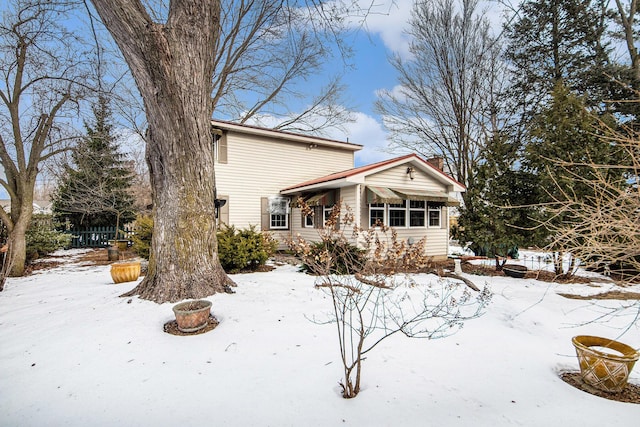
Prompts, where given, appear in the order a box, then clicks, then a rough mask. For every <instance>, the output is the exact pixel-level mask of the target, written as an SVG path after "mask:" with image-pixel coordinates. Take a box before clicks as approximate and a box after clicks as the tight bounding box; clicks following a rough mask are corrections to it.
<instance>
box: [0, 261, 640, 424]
mask: <svg viewBox="0 0 640 427" xmlns="http://www.w3.org/2000/svg"><path fill="white" fill-rule="evenodd" d="M77 253H78V252H77V251H75V252H71V251H67V252H65V254H67V255H68V256H69V257H72V256H73V255H77ZM465 277H467V278H468V279H470V280H472V281H473V282H475V283H476V284H477V285H478V286H479V287H482V286H483V285H484V284H485V282H486V283H488V284H489V286H490V288H491V290H492V291H493V293H494V296H493V299H492V302H491V304H490V306H489V307H488V309H487V312H486V314H485V315H484V316H482V317H481V318H479V319H476V320H473V321H470V322H468V323H467V324H466V325H465V326H464V328H463V329H462V330H461V331H460V332H459V333H457V334H456V335H454V336H452V337H449V338H446V339H442V340H433V341H428V340H421V339H408V338H405V337H402V336H394V337H392V338H389V339H388V340H386V341H384V342H383V343H382V344H381V345H380V346H379V347H377V348H376V349H375V350H374V351H373V352H372V353H370V354H369V355H368V357H367V359H366V361H365V362H364V368H363V369H364V370H363V380H362V385H363V390H362V391H361V393H360V395H358V397H356V398H355V399H351V400H345V399H342V398H341V396H340V387H339V385H338V383H339V381H341V380H342V371H341V364H340V361H339V352H338V347H337V341H336V332H335V326H334V325H332V324H318V323H317V322H316V323H314V322H312V321H310V320H309V319H310V318H314V317H315V318H318V319H322V318H327V313H328V312H329V311H330V309H331V304H330V301H329V299H328V297H327V296H326V295H325V294H324V293H323V292H322V291H320V290H317V289H314V287H313V284H314V278H313V277H310V276H307V275H305V274H302V273H299V272H297V269H296V268H295V267H293V266H280V267H278V268H277V269H276V270H274V271H272V272H268V273H255V274H244V275H235V276H233V279H234V280H235V281H236V283H237V284H238V287H237V288H236V294H234V295H228V294H221V295H214V296H212V297H210V298H209V299H210V300H211V301H212V302H213V308H212V310H213V313H214V315H215V316H216V317H217V318H218V320H220V325H219V326H218V327H217V328H216V329H215V330H213V331H211V332H208V333H206V334H202V335H198V336H188V337H184V336H173V335H169V334H166V333H164V332H163V329H162V327H163V324H164V323H165V322H167V321H170V320H172V319H173V313H172V310H171V307H172V305H173V304H163V305H157V304H154V303H151V302H148V301H143V300H139V299H137V298H133V299H129V298H119V297H118V296H119V295H120V294H122V293H123V292H125V291H128V290H129V289H131V288H133V286H135V283H134V282H131V283H126V284H120V285H114V284H113V283H112V281H111V277H110V275H109V267H108V266H93V267H81V266H79V265H78V264H74V263H73V262H69V263H65V264H64V265H61V266H60V267H57V268H54V269H50V270H46V271H42V272H38V273H36V274H33V275H31V276H29V277H24V278H19V279H9V280H8V281H7V283H6V286H5V291H4V292H2V293H0V426H45V425H46V426H65V425H68V426H175V425H185V426H191V425H193V426H195V425H218V426H549V427H551V426H580V427H586V426H599V427H601V426H615V425H624V426H638V425H640V405H635V404H630V403H619V402H615V401H610V400H606V399H603V398H599V397H596V396H592V395H590V394H587V393H585V392H582V391H580V390H577V389H575V388H573V387H571V386H569V385H568V384H566V383H565V382H563V381H562V380H561V379H560V378H559V376H558V373H559V372H562V371H567V370H568V371H577V370H578V365H577V359H576V357H575V352H574V349H573V346H572V344H571V337H572V336H574V335H578V334H588V335H601V336H605V337H609V338H614V339H616V338H617V339H619V340H620V341H622V342H625V343H626V344H629V345H631V346H632V347H634V348H640V324H639V322H636V323H635V325H632V326H631V327H630V328H628V330H627V331H626V333H625V334H624V335H622V336H621V335H620V334H621V333H623V332H624V328H627V327H629V325H630V324H632V322H633V321H634V319H635V317H634V316H636V315H637V314H638V302H637V301H598V302H597V303H594V302H592V301H580V300H570V299H566V298H563V297H561V296H559V295H557V292H563V293H575V294H594V293H597V292H600V291H603V290H609V289H611V288H613V285H612V284H611V283H602V284H594V283H591V284H588V285H558V284H549V283H544V282H538V281H535V280H521V279H510V278H506V277H481V276H472V275H465ZM416 280H417V281H419V282H426V283H429V282H435V281H436V280H437V279H436V277H435V276H432V275H418V276H416ZM627 290H634V291H636V292H640V288H639V287H635V289H633V288H632V289H629V288H627ZM634 302H635V305H633V304H634ZM624 306H631V307H630V308H628V309H622V310H621V311H619V312H617V313H616V315H615V316H613V317H607V318H606V319H604V320H603V321H600V322H592V321H593V320H594V319H596V318H597V317H598V316H600V315H601V314H603V313H606V312H607V310H609V309H612V308H619V307H624ZM631 382H632V383H634V384H640V366H636V369H635V370H634V372H633V373H632V377H631Z"/></svg>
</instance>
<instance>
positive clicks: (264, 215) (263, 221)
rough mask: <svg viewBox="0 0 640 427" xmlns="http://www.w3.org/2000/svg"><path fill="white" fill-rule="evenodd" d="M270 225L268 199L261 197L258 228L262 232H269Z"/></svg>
mask: <svg viewBox="0 0 640 427" xmlns="http://www.w3.org/2000/svg"><path fill="white" fill-rule="evenodd" d="M270 223H271V215H270V214H269V198H268V197H261V198H260V228H261V229H262V230H263V231H264V230H269V228H270V227H269V225H270Z"/></svg>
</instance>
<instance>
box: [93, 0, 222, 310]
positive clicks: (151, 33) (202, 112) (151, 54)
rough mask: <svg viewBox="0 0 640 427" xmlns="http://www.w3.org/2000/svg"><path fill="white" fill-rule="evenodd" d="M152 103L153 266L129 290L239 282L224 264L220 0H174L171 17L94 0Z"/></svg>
mask: <svg viewBox="0 0 640 427" xmlns="http://www.w3.org/2000/svg"><path fill="white" fill-rule="evenodd" d="M93 3H94V5H95V6H96V9H97V10H98V12H99V14H100V16H101V17H102V19H103V21H104V23H105V25H106V27H107V28H108V29H109V31H110V32H111V34H112V35H113V37H114V39H115V40H116V42H117V43H118V46H119V47H120V49H121V51H122V53H123V55H124V57H125V59H126V61H127V63H128V64H129V67H130V68H131V72H132V74H133V76H134V78H135V80H136V84H137V86H138V89H139V90H140V93H141V95H142V98H143V100H144V104H145V110H146V114H147V121H148V126H149V128H148V134H147V141H146V143H147V162H148V163H149V169H150V174H151V184H152V189H153V194H152V196H153V206H154V229H153V241H152V248H151V258H150V263H149V271H148V273H147V276H146V277H145V279H144V280H143V281H142V282H141V283H140V285H139V286H138V287H136V288H135V289H134V290H133V291H131V292H130V293H129V294H139V295H140V296H141V297H142V298H145V299H150V300H153V301H156V302H159V303H162V302H175V301H179V300H182V299H186V298H201V297H205V296H208V295H211V294H214V293H216V292H221V291H223V290H225V289H228V288H227V286H228V285H230V284H232V283H233V282H232V281H231V280H230V279H229V278H228V277H227V275H226V274H225V272H224V270H223V269H222V267H221V266H220V262H219V260H218V253H217V241H216V221H215V214H214V188H215V179H214V173H213V167H214V165H213V145H212V144H213V139H212V135H211V125H210V119H211V115H212V102H211V90H212V83H211V82H212V77H213V70H214V64H213V57H214V55H213V48H214V41H215V40H216V38H217V37H218V34H219V16H220V7H219V2H218V1H217V0H182V1H179V2H171V3H170V10H169V13H168V18H167V23H166V24H165V25H160V24H157V23H154V22H152V20H151V19H150V17H149V15H148V14H147V13H146V11H145V10H144V7H143V6H142V5H141V4H140V2H139V1H138V0H93Z"/></svg>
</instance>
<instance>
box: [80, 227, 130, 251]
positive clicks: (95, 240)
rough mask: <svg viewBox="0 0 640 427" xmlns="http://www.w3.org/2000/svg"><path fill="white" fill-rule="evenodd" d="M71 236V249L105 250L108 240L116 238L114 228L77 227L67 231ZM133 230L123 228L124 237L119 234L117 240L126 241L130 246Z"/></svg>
mask: <svg viewBox="0 0 640 427" xmlns="http://www.w3.org/2000/svg"><path fill="white" fill-rule="evenodd" d="M69 233H70V234H71V247H72V248H106V247H107V246H109V240H114V239H115V238H116V227H79V228H72V229H71V230H69ZM132 235H133V229H130V228H128V227H125V228H124V236H122V233H120V236H118V238H119V239H126V240H128V241H129V245H131V236H132Z"/></svg>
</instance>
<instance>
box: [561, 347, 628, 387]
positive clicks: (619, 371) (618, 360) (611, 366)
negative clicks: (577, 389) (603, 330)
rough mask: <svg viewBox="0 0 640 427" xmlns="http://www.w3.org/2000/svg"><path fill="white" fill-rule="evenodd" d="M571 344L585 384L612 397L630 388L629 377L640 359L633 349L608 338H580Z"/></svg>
mask: <svg viewBox="0 0 640 427" xmlns="http://www.w3.org/2000/svg"><path fill="white" fill-rule="evenodd" d="M572 342H573V346H574V347H575V348H576V354H577V355H578V362H579V363H580V374H581V375H582V379H583V381H584V382H585V383H587V384H589V385H590V386H592V387H595V388H597V389H598V390H602V391H606V392H609V393H615V392H619V391H621V390H622V389H623V388H624V387H625V386H626V385H627V380H628V379H629V373H631V370H632V369H633V365H634V364H635V363H636V361H637V360H638V358H640V353H639V352H638V351H636V350H635V349H634V348H632V347H630V346H628V345H626V344H623V343H621V342H618V341H614V340H610V339H608V338H601V337H594V336H590V335H578V336H575V337H573V339H572Z"/></svg>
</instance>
